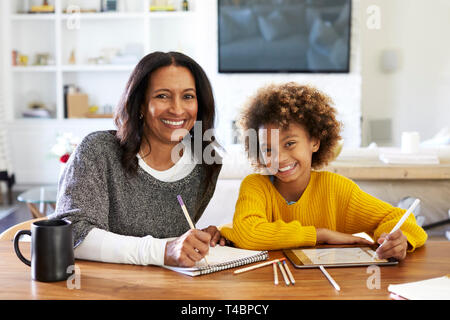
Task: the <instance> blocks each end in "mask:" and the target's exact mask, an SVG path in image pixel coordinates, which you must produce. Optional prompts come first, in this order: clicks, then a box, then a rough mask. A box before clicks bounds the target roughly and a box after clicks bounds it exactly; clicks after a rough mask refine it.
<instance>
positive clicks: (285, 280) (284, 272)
mask: <svg viewBox="0 0 450 320" xmlns="http://www.w3.org/2000/svg"><path fill="white" fill-rule="evenodd" d="M277 263H278V266H279V267H280V270H281V274H282V275H283V278H284V282H285V283H286V285H287V286H288V285H289V284H290V282H289V279H288V277H287V274H286V271H284V268H283V265H282V264H281V262H280V261H278V262H277Z"/></svg>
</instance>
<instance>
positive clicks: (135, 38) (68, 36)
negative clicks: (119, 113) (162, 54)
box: [1, 0, 196, 122]
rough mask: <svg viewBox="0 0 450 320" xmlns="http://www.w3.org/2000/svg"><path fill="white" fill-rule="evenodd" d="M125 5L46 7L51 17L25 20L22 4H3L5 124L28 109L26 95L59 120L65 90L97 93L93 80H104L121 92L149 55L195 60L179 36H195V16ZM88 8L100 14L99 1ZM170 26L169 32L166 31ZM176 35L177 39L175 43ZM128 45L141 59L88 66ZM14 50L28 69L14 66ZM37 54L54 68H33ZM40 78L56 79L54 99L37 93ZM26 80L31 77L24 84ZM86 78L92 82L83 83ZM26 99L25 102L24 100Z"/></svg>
mask: <svg viewBox="0 0 450 320" xmlns="http://www.w3.org/2000/svg"><path fill="white" fill-rule="evenodd" d="M127 2H128V6H130V5H129V4H130V3H131V9H130V10H132V11H121V12H95V13H82V12H79V11H78V12H76V11H75V12H74V11H72V12H73V13H64V12H65V10H66V9H67V7H68V6H69V5H76V4H79V5H80V6H81V5H82V4H83V3H86V1H70V0H53V1H50V4H52V5H54V7H55V13H47V14H45V13H42V14H24V13H20V9H21V8H20V7H21V5H22V3H23V2H22V1H21V0H6V1H2V3H1V6H2V10H1V11H2V13H3V16H2V19H5V21H6V24H5V28H4V29H5V30H4V39H5V45H4V48H5V52H4V59H5V61H4V63H3V66H4V69H5V71H6V72H5V79H4V80H5V83H7V84H9V85H8V88H6V89H7V90H5V92H11V93H12V94H10V95H9V94H7V97H5V98H6V99H5V100H6V106H7V112H6V114H7V118H8V119H7V120H8V122H13V121H15V120H16V119H20V118H21V114H22V112H23V111H24V110H25V109H26V108H27V105H26V104H25V105H24V104H23V101H24V100H21V99H18V96H26V95H27V92H28V93H30V94H29V96H30V99H31V100H37V101H39V102H42V103H43V104H44V105H46V106H47V107H48V108H49V109H50V110H52V111H53V118H54V119H55V120H63V119H64V101H63V87H64V85H66V84H69V83H70V84H75V85H77V86H80V87H81V88H82V89H85V90H87V93H88V94H90V93H91V92H94V91H96V88H95V87H91V85H92V83H91V82H95V79H93V78H96V77H97V78H98V79H97V80H98V81H102V82H104V81H106V79H105V77H107V78H108V82H109V85H111V86H112V87H113V88H115V89H118V87H122V88H123V87H124V85H125V83H126V79H127V78H128V75H129V73H130V72H131V71H132V70H133V68H134V66H135V64H136V62H137V61H138V60H139V59H140V58H142V56H144V55H145V54H147V53H149V52H151V51H156V50H161V51H169V50H173V51H183V52H185V53H187V54H188V55H190V56H193V57H194V58H195V56H196V52H195V45H194V44H193V42H192V41H191V43H190V42H189V40H188V38H189V37H186V36H183V34H185V32H189V29H191V30H192V31H194V32H195V27H193V25H194V24H195V21H196V19H195V10H191V11H188V12H181V11H174V12H150V10H149V8H150V3H151V0H144V1H142V0H127ZM93 3H94V4H93ZM90 4H91V6H92V5H94V8H95V7H97V9H98V8H99V6H100V1H90ZM190 4H191V8H192V7H193V6H192V5H193V4H194V3H193V1H192V0H191V1H190ZM91 8H92V7H91ZM81 9H83V8H82V7H81ZM123 9H124V10H126V9H127V8H123ZM169 26H170V28H167V27H169ZM165 27H166V28H165ZM177 28H178V32H177ZM165 29H170V37H165V36H161V35H164V32H165ZM176 34H178V35H180V36H179V37H178V38H176V37H173V35H176ZM128 44H131V45H134V46H137V47H138V48H139V47H140V51H141V54H140V56H139V57H137V59H136V61H133V62H131V63H125V64H92V63H89V61H88V60H89V58H94V57H96V56H97V57H98V56H101V54H102V53H101V51H102V48H103V49H105V50H106V49H113V50H116V51H120V50H123V49H124V48H125V47H126V46H127V45H128ZM13 50H18V51H19V52H21V53H23V54H25V55H27V56H28V60H29V61H28V66H13V65H12V59H11V54H12V51H13ZM72 50H75V55H76V58H77V59H76V60H77V61H76V64H69V56H70V54H71V52H72ZM37 53H49V54H50V58H51V61H52V62H53V63H52V64H51V65H44V66H43V65H39V66H36V65H32V64H33V59H34V56H35V55H36V54H37ZM41 73H42V74H45V76H43V77H42V79H41V80H42V81H44V82H47V80H49V79H48V78H49V77H53V78H54V84H51V83H47V84H48V85H49V86H52V87H54V88H53V89H54V93H53V94H52V95H47V94H43V93H42V92H44V91H46V92H49V90H48V89H47V90H41V91H40V90H39V88H36V82H38V83H40V84H41V85H42V81H41V80H40V79H39V77H38V76H37V74H41ZM83 73H85V75H83ZM29 74H35V75H34V76H31V77H28V78H27V75H29ZM86 74H87V75H86ZM111 74H114V76H111ZM30 78H32V79H30ZM86 78H89V79H90V80H91V81H84V80H85V79H86ZM33 81H34V82H33ZM83 86H85V87H86V88H83ZM104 86H105V85H100V87H104ZM35 89H37V90H35ZM89 91H91V92H89ZM117 93H118V92H117V90H115V91H114V94H115V96H114V98H111V99H108V98H107V96H108V95H111V93H105V94H104V95H103V96H102V95H101V94H100V95H99V94H97V95H96V96H93V97H92V99H93V101H90V104H96V105H102V104H109V105H115V104H116V103H117V100H118V99H117ZM24 99H25V101H26V97H24ZM31 100H30V101H28V103H29V102H31ZM37 120H40V119H37Z"/></svg>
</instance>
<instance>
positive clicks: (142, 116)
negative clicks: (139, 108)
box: [139, 112, 144, 120]
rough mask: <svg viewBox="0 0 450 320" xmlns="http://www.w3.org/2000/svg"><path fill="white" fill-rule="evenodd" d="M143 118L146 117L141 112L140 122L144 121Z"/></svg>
mask: <svg viewBox="0 0 450 320" xmlns="http://www.w3.org/2000/svg"><path fill="white" fill-rule="evenodd" d="M143 118H144V115H143V114H142V112H141V114H140V115H139V120H142V119H143Z"/></svg>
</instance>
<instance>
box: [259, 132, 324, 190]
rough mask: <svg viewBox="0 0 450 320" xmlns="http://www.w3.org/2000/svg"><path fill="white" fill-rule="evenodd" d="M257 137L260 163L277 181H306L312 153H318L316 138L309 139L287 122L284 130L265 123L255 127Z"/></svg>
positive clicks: (307, 134)
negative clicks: (263, 164) (287, 124)
mask: <svg viewBox="0 0 450 320" xmlns="http://www.w3.org/2000/svg"><path fill="white" fill-rule="evenodd" d="M258 136H259V141H260V148H261V153H262V156H263V160H264V163H265V165H266V167H267V169H268V170H269V171H270V173H271V174H273V175H274V176H275V177H276V178H277V179H279V180H280V182H284V183H289V182H293V181H298V180H299V179H302V178H304V179H306V178H308V180H309V176H310V171H311V161H312V154H313V153H314V152H316V151H317V150H319V147H320V141H319V139H316V138H310V136H309V133H308V132H307V131H306V130H305V128H304V127H303V126H302V125H300V124H297V123H291V124H290V125H289V127H288V128H287V129H280V127H279V126H277V125H275V124H265V125H263V126H261V127H260V128H259V130H258Z"/></svg>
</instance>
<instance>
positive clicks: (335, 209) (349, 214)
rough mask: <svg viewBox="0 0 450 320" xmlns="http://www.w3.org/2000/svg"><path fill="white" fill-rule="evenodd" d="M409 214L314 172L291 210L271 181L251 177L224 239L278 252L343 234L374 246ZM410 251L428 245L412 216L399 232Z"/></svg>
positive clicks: (332, 175)
mask: <svg viewBox="0 0 450 320" xmlns="http://www.w3.org/2000/svg"><path fill="white" fill-rule="evenodd" d="M405 211H406V210H403V209H400V208H396V207H393V206H391V205H390V204H388V203H386V202H383V201H381V200H379V199H377V198H375V197H373V196H371V195H369V194H367V193H365V192H364V191H362V190H361V189H360V188H359V187H358V185H357V184H356V183H354V182H353V181H351V180H350V179H347V178H345V177H343V176H341V175H338V174H335V173H331V172H326V171H324V172H315V171H312V172H311V179H310V181H309V183H308V186H307V187H306V189H305V191H304V192H303V195H302V196H301V198H300V199H299V200H298V201H297V202H296V203H295V204H291V205H288V204H287V203H286V200H285V199H284V198H283V196H282V195H281V194H280V193H279V192H278V191H277V189H276V188H275V187H274V185H273V184H272V182H271V181H270V179H269V177H268V176H263V175H259V174H251V175H249V176H247V177H246V178H245V179H244V180H243V181H242V184H241V188H240V192H239V198H238V201H237V203H236V210H235V213H234V218H233V227H232V228H229V227H223V228H222V229H221V233H222V235H223V236H225V237H226V238H228V239H229V240H231V241H233V242H234V244H235V245H236V246H238V247H241V248H246V249H254V250H275V249H282V248H294V247H300V246H314V245H315V244H316V228H327V229H330V230H335V231H339V232H343V233H348V234H353V233H359V232H366V233H367V234H369V235H370V236H371V237H372V238H373V239H374V240H376V239H378V237H379V236H380V235H381V234H382V233H383V232H384V233H389V232H390V231H391V229H392V228H393V227H394V226H395V224H396V223H397V222H398V221H399V220H400V218H401V217H402V215H403V214H404V213H405ZM401 230H402V232H403V234H404V235H405V236H406V237H407V239H408V242H409V244H410V250H409V251H413V250H414V249H415V248H416V247H420V246H422V245H423V244H424V243H425V241H426V240H427V234H426V233H425V231H424V230H423V229H422V228H421V227H419V226H418V225H417V224H416V220H415V218H414V215H413V214H411V215H410V216H409V217H408V219H407V220H406V221H405V223H404V224H403V226H402V227H401Z"/></svg>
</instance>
